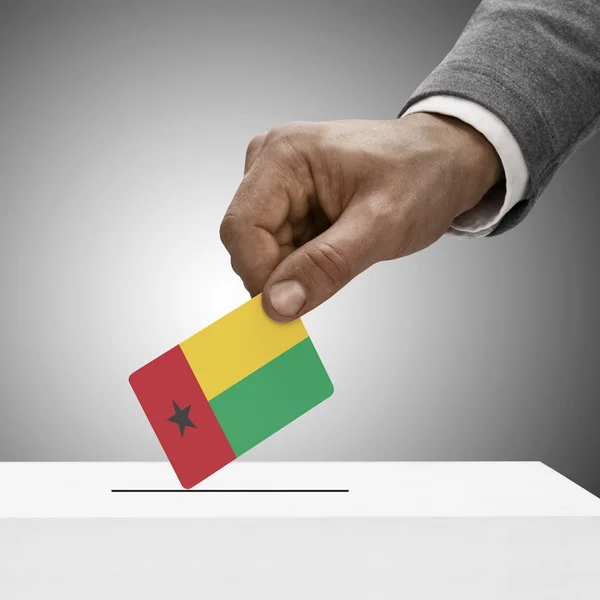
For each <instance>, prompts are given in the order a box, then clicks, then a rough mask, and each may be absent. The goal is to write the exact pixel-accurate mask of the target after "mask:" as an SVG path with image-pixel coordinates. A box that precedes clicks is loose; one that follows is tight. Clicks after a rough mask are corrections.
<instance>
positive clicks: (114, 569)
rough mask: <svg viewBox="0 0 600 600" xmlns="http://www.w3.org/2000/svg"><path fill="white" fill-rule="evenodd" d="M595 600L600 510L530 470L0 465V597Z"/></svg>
mask: <svg viewBox="0 0 600 600" xmlns="http://www.w3.org/2000/svg"><path fill="white" fill-rule="evenodd" d="M38 597H51V598H54V597H56V598H62V599H66V598H86V599H87V598H144V599H150V598H179V597H181V598H192V597H198V598H205V597H206V598H211V599H220V598H223V599H225V598H227V599H229V598H244V599H249V598H260V599H261V600H265V599H269V598H278V599H279V598H293V599H295V598H342V597H343V598H348V597H350V598H355V597H356V598H376V597H377V598H400V597H407V598H417V599H419V598H460V599H461V600H466V599H470V598H477V599H480V598H486V599H495V598H503V599H504V598H511V599H520V598H523V599H525V598H526V599H528V600H532V599H535V598H540V599H541V598H544V599H553V598H556V599H558V598H560V599H566V598H568V599H573V600H575V599H579V598H585V599H587V598H589V599H590V600H592V599H594V600H598V598H600V499H598V498H596V497H595V496H593V495H592V494H590V493H588V492H586V491H585V490H583V489H582V488H581V487H579V486H577V485H576V484H574V483H573V482H571V481H569V480H568V479H566V478H565V477H563V476H561V475H560V474H558V473H557V472H555V471H553V470H552V469H550V468H549V467H547V466H545V465H543V464H542V463H538V462H521V463H509V462H504V463H502V462H500V463H489V462H479V463H477V462H475V463H451V462H439V463H419V462H416V463H393V462H387V463H348V462H343V463H296V462H290V463H252V462H242V461H238V462H235V463H232V464H231V465H229V466H228V467H226V468H225V469H223V470H222V471H220V472H218V473H216V474H215V475H214V476H213V477H211V478H209V479H208V480H206V481H205V482H203V483H202V484H200V485H199V486H197V487H196V488H194V489H193V490H190V491H185V490H183V489H182V488H181V487H180V486H179V485H178V482H177V480H176V478H175V476H174V474H173V472H172V470H171V468H170V466H169V465H168V464H167V463H0V598H7V599H11V600H12V599H21V598H38Z"/></svg>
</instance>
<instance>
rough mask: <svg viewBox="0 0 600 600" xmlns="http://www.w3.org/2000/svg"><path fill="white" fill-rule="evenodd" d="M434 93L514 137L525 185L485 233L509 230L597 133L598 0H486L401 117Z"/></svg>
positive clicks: (599, 117)
mask: <svg viewBox="0 0 600 600" xmlns="http://www.w3.org/2000/svg"><path fill="white" fill-rule="evenodd" d="M439 94H445V95H452V96H457V97H460V98H466V99H467V100H472V101H474V102H477V103H478V104H480V105H481V106H483V107H485V108H486V109H487V110H489V111H491V112H493V113H494V114H496V115H497V116H498V117H499V118H500V119H501V120H502V122H503V123H504V124H505V125H506V126H507V127H508V128H509V129H510V131H511V132H512V134H513V136H514V137H515V139H516V140H517V143H518V144H519V146H520V148H521V150H522V152H523V156H524V158H525V162H526V164H527V168H528V171H529V183H528V186H527V189H526V192H525V197H524V199H523V200H521V201H520V202H519V203H517V204H516V206H514V207H513V208H512V209H511V210H510V211H509V212H508V213H507V214H506V216H505V217H504V219H502V221H501V222H500V223H499V224H498V226H497V227H496V229H495V230H494V231H493V232H492V233H491V234H490V235H496V234H498V233H502V232H504V231H506V230H508V229H510V228H512V227H514V226H515V225H516V224H517V223H519V222H520V221H521V220H522V219H524V218H525V216H526V215H527V213H528V212H529V211H530V210H531V207H532V206H533V204H534V203H535V201H536V200H537V198H538V197H539V196H540V194H541V193H542V192H543V190H544V188H545V187H546V186H547V185H548V183H549V182H550V180H551V179H552V176H553V175H554V173H555V172H556V170H557V169H558V168H559V166H560V165H561V164H562V163H563V162H564V161H565V160H566V159H567V158H568V157H569V156H570V155H571V154H572V153H573V152H574V151H575V150H576V149H577V147H578V146H580V145H581V144H582V143H583V142H584V141H585V140H586V139H588V138H589V137H591V136H592V135H593V134H594V133H595V132H596V131H597V130H598V129H600V0H587V1H586V0H484V1H483V2H481V4H480V5H479V7H478V8H477V10H476V11H475V13H474V14H473V17H472V18H471V20H470V21H469V23H468V24H467V26H466V28H465V30H464V31H463V33H462V35H461V37H460V38H459V40H458V42H457V43H456V45H455V46H454V48H453V49H452V50H451V51H450V53H449V54H448V55H447V56H446V58H445V59H444V60H443V61H442V63H441V64H440V65H439V66H438V67H437V68H436V69H435V70H434V71H433V72H432V73H431V75H430V76H429V77H428V78H427V79H426V80H425V81H424V82H423V83H422V84H421V85H420V86H419V87H418V88H417V90H416V91H415V93H414V94H413V96H412V97H411V98H410V99H409V100H408V102H407V103H406V104H405V106H404V107H403V108H402V111H401V113H400V115H402V114H403V113H404V111H406V110H407V109H408V108H409V107H410V106H412V105H413V104H414V103H415V102H418V101H419V100H422V99H423V98H427V97H429V96H436V95H439Z"/></svg>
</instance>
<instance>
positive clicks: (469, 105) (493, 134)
mask: <svg viewBox="0 0 600 600" xmlns="http://www.w3.org/2000/svg"><path fill="white" fill-rule="evenodd" d="M415 112H432V113H439V114H442V115H447V116H449V117H455V118H456V119H460V120H461V121H463V122H464V123H467V124H469V125H471V127H473V128H474V129H477V131H479V133H481V134H482V135H483V136H485V137H486V138H487V140H488V141H489V142H490V144H492V146H494V148H495V150H496V152H497V153H498V156H499V157H500V160H501V162H502V166H503V167H504V175H505V177H506V192H504V190H503V189H500V188H498V187H494V188H492V189H491V190H490V191H489V192H488V193H487V194H486V195H485V196H484V197H483V198H482V199H481V201H480V202H479V203H478V204H477V206H475V207H473V208H472V209H471V210H468V211H467V212H465V213H463V214H462V215H459V216H458V217H456V219H455V220H454V222H453V223H452V225H451V226H450V229H449V230H448V233H449V234H451V235H455V236H458V237H464V238H474V237H483V236H485V235H487V234H488V233H490V232H491V231H493V230H494V228H495V227H496V225H497V224H498V223H500V221H501V220H502V218H503V217H504V215H505V214H506V213H507V212H508V211H509V210H510V209H511V208H512V207H513V206H514V205H515V204H516V203H517V202H519V200H521V199H522V198H523V195H524V193H525V189H526V187H527V180H528V178H529V173H528V170H527V165H526V164H525V159H524V158H523V153H522V152H521V148H520V147H519V144H518V143H517V141H516V140H515V138H514V137H513V135H512V133H511V132H510V130H509V129H508V127H507V126H506V125H505V124H504V123H503V122H502V121H501V120H500V119H499V118H498V117H497V116H496V115H495V114H494V113H492V112H490V111H489V110H487V109H486V108H483V106H481V105H479V104H477V103H476V102H471V101H470V100H465V99H463V98H457V97H455V96H441V95H440V96H430V97H429V98H425V99H423V100H420V101H419V102H417V103H416V104H413V105H412V106H411V107H410V108H409V109H408V110H407V111H406V112H405V113H404V114H403V115H402V117H405V116H406V115H409V114H411V113H415Z"/></svg>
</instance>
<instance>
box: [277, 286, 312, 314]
mask: <svg viewBox="0 0 600 600" xmlns="http://www.w3.org/2000/svg"><path fill="white" fill-rule="evenodd" d="M269 299H270V300H271V306H272V307H273V308H274V309H275V310H276V311H277V312H278V313H279V314H280V315H281V316H282V317H292V316H294V315H295V314H296V313H297V312H299V311H300V309H301V308H302V307H303V306H304V304H305V303H306V292H305V291H304V288H303V287H302V285H301V284H300V283H298V282H297V281H292V280H288V281H278V282H277V283H275V284H274V285H273V287H272V288H271V292H270V293H269Z"/></svg>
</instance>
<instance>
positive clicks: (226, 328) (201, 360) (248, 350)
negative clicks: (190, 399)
mask: <svg viewBox="0 0 600 600" xmlns="http://www.w3.org/2000/svg"><path fill="white" fill-rule="evenodd" d="M307 337H308V333H307V332H306V329H305V328H304V325H303V324H302V321H300V319H296V320H295V321H293V322H292V323H276V322H275V321H272V320H271V319H269V317H267V315H266V314H265V312H264V310H263V308H262V304H261V295H258V296H256V297H254V298H252V300H250V301H248V302H246V303H245V304H242V306H240V307H239V308H236V309H235V310H234V311H232V312H230V313H229V314H227V315H225V316H224V317H223V318H221V319H219V320H218V321H215V322H214V323H213V324H212V325H209V326H208V327H207V328H206V329H203V330H202V331H200V332H198V333H197V334H196V335H193V336H192V337H191V338H189V339H187V340H185V342H182V343H181V344H179V345H180V347H181V349H182V350H183V353H184V354H185V357H186V359H187V361H188V363H189V365H190V367H191V368H192V371H193V372H194V375H195V376H196V379H197V380H198V383H199V384H200V387H201V388H202V390H203V391H204V393H205V395H206V398H207V399H208V400H212V399H213V398H214V397H215V396H218V395H219V394H220V393H221V392H223V391H224V390H226V389H227V388H229V387H231V386H232V385H234V384H236V383H237V382H238V381H240V380H242V379H243V378H244V377H247V376H248V375H250V373H253V372H254V371H256V370H257V369H260V368H261V367H262V366H264V365H265V364H267V363H268V362H270V361H271V360H273V359H274V358H276V357H278V356H279V355H280V354H283V353H284V352H285V351H286V350H289V349H290V348H291V347H292V346H295V345H296V344H297V343H298V342H301V341H302V340H303V339H305V338H307Z"/></svg>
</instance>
